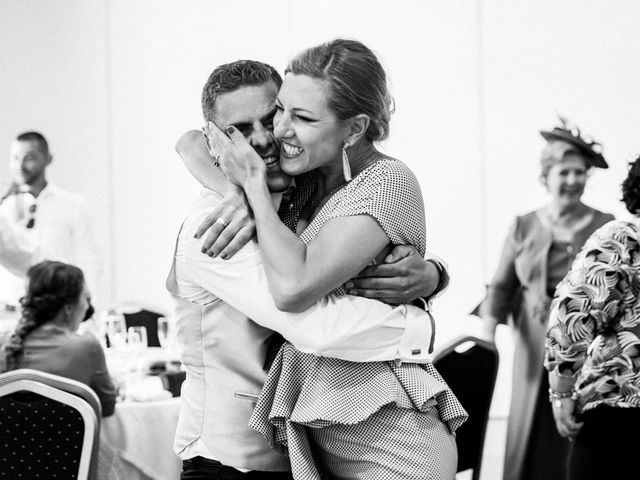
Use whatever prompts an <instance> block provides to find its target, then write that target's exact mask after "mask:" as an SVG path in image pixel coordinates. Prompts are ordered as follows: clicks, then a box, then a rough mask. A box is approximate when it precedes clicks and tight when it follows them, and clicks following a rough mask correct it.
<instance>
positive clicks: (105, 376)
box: [83, 335, 118, 417]
mask: <svg viewBox="0 0 640 480" xmlns="http://www.w3.org/2000/svg"><path fill="white" fill-rule="evenodd" d="M83 338H85V339H86V342H87V345H86V348H87V356H88V357H87V358H90V359H91V360H92V362H93V372H92V375H91V383H90V384H89V386H90V387H91V388H92V389H93V391H94V392H96V395H98V398H99V399H100V405H101V406H102V416H103V417H108V416H110V415H113V412H114V410H115V406H116V397H117V395H118V391H117V388H116V386H115V385H114V383H113V380H112V379H111V375H109V371H108V370H107V362H106V360H105V357H104V351H103V350H102V347H101V346H100V344H99V343H98V341H97V340H96V339H95V338H94V337H93V336H92V335H84V336H83Z"/></svg>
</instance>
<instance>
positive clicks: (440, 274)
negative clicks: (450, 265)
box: [427, 258, 444, 295]
mask: <svg viewBox="0 0 640 480" xmlns="http://www.w3.org/2000/svg"><path fill="white" fill-rule="evenodd" d="M427 262H430V263H432V264H433V266H434V267H436V270H437V271H438V284H437V285H436V289H435V290H434V291H433V293H432V294H431V295H435V294H437V293H438V292H440V290H442V287H443V285H444V278H443V277H444V268H442V265H441V264H440V262H438V261H436V260H434V259H433V258H428V259H427Z"/></svg>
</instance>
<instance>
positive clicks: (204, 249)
mask: <svg viewBox="0 0 640 480" xmlns="http://www.w3.org/2000/svg"><path fill="white" fill-rule="evenodd" d="M194 237H195V235H194ZM200 251H201V252H202V253H207V249H206V248H204V247H202V248H201V249H200Z"/></svg>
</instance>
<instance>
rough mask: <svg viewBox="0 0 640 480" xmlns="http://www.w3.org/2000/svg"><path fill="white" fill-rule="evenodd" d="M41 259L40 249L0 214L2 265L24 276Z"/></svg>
mask: <svg viewBox="0 0 640 480" xmlns="http://www.w3.org/2000/svg"><path fill="white" fill-rule="evenodd" d="M39 258H40V249H39V248H38V246H37V245H34V244H33V243H32V242H31V241H30V240H29V239H28V238H27V237H26V236H25V235H23V234H22V232H20V231H19V230H17V229H15V228H13V226H12V225H11V224H10V222H9V220H8V219H7V218H5V217H4V215H3V214H1V213H0V265H2V266H3V267H5V268H6V269H7V270H9V271H10V272H11V273H13V274H15V275H18V276H24V275H25V274H26V272H27V270H28V269H29V267H30V266H31V265H33V264H34V263H36V262H37V261H38V259H39Z"/></svg>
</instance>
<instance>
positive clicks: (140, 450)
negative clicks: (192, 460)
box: [97, 347, 182, 480]
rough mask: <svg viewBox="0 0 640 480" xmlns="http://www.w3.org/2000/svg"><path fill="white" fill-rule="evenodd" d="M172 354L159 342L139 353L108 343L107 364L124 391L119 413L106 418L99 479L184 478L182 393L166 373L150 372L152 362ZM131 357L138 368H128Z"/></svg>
mask: <svg viewBox="0 0 640 480" xmlns="http://www.w3.org/2000/svg"><path fill="white" fill-rule="evenodd" d="M167 355H168V354H167V352H166V351H163V350H162V349H159V348H155V347H150V348H148V349H145V351H144V352H142V353H141V354H139V355H138V358H135V357H133V358H132V356H131V352H127V351H126V350H125V351H120V352H116V351H114V350H112V349H107V351H106V359H107V366H108V368H109V371H110V372H111V374H112V376H113V377H114V379H115V380H116V382H117V383H118V384H119V387H120V391H121V394H120V396H119V398H118V402H117V403H116V407H115V412H114V414H113V415H111V416H109V417H105V418H103V419H102V422H101V431H100V450H99V455H98V457H99V458H98V472H97V474H98V475H97V476H98V479H99V480H176V479H179V478H180V472H181V470H182V462H181V461H180V459H179V457H178V456H177V455H176V454H175V452H174V451H173V440H174V436H175V432H176V427H177V425H178V416H179V412H180V397H179V396H173V395H172V393H171V392H170V391H168V390H167V387H168V385H167V383H166V381H165V382H163V381H162V376H161V375H157V374H154V375H152V374H150V373H149V372H148V366H149V365H151V364H157V363H158V362H159V360H158V359H164V361H167V359H168V358H169V357H168V356H167ZM132 362H133V363H134V364H135V368H134V370H133V371H132V370H131V368H129V369H125V368H124V366H125V365H129V367H130V366H131V364H132ZM168 364H170V362H168ZM174 365H175V364H174ZM176 393H177V392H176Z"/></svg>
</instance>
